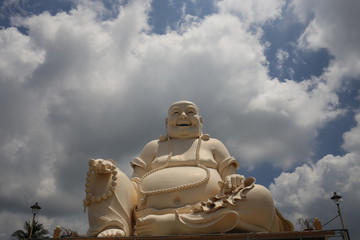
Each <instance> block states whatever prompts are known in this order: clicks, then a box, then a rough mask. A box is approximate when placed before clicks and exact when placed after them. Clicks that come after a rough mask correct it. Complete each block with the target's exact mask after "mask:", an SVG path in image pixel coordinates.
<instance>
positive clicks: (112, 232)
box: [97, 228, 126, 237]
mask: <svg viewBox="0 0 360 240" xmlns="http://www.w3.org/2000/svg"><path fill="white" fill-rule="evenodd" d="M125 236H126V234H125V232H124V231H123V230H121V229H115V228H110V229H106V230H104V231H102V232H101V233H99V234H98V235H97V237H125Z"/></svg>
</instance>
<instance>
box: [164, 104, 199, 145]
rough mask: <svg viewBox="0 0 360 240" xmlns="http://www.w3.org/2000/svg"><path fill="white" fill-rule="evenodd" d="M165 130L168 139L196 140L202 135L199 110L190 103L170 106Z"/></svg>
mask: <svg viewBox="0 0 360 240" xmlns="http://www.w3.org/2000/svg"><path fill="white" fill-rule="evenodd" d="M166 130H167V134H168V136H169V137H170V138H196V137H199V136H200V135H201V133H202V118H201V117H200V115H199V108H198V107H197V106H196V105H195V104H194V103H192V102H190V101H179V102H175V103H173V104H171V106H170V107H169V111H168V117H167V118H166Z"/></svg>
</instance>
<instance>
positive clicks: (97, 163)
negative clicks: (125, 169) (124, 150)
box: [89, 159, 116, 174]
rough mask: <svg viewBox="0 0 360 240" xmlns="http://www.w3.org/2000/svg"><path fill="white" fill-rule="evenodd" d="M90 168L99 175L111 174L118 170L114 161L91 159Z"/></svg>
mask: <svg viewBox="0 0 360 240" xmlns="http://www.w3.org/2000/svg"><path fill="white" fill-rule="evenodd" d="M89 167H90V168H91V169H92V170H94V171H95V172H96V173H99V174H110V173H111V172H112V171H113V170H115V168H116V166H115V163H114V161H113V160H112V159H91V160H90V161H89Z"/></svg>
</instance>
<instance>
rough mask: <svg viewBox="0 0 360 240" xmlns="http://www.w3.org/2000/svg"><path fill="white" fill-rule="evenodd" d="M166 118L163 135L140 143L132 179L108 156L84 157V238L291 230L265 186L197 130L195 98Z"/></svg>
mask: <svg viewBox="0 0 360 240" xmlns="http://www.w3.org/2000/svg"><path fill="white" fill-rule="evenodd" d="M165 122H166V130H167V135H166V136H161V137H160V138H159V139H156V140H153V141H151V142H149V143H147V144H146V145H145V146H144V148H143V150H142V151H141V153H140V155H139V156H138V157H136V158H135V159H134V160H133V161H132V162H131V166H132V168H133V175H132V177H131V178H128V177H127V176H126V175H125V174H124V173H123V172H122V171H121V170H120V169H118V168H117V167H116V166H115V162H114V161H113V160H104V159H93V160H90V161H89V171H88V173H87V182H86V184H85V186H86V189H85V192H86V198H85V200H84V207H85V209H86V208H88V218H89V230H88V235H89V236H97V237H121V236H160V235H178V234H182V235H183V234H210V233H225V232H229V231H231V232H279V231H291V230H293V225H292V223H291V222H289V221H288V220H286V219H285V218H284V217H283V216H282V215H281V214H280V212H279V211H278V210H277V209H276V208H275V206H274V202H273V198H272V196H271V193H270V192H269V190H268V189H267V188H265V187H264V186H261V185H258V184H255V178H252V177H250V178H245V177H244V176H242V175H239V174H238V173H237V171H236V169H237V168H238V167H239V163H238V162H237V161H236V160H235V158H233V157H232V156H231V155H230V153H229V151H228V150H227V149H226V147H225V146H224V144H223V143H222V142H221V141H219V140H217V139H215V138H210V137H209V135H205V134H203V133H202V124H203V121H202V118H201V117H200V115H199V109H198V107H197V106H196V105H195V104H194V103H192V102H189V101H179V102H175V103H173V104H172V105H171V106H170V108H169V111H168V117H167V118H166V121H165Z"/></svg>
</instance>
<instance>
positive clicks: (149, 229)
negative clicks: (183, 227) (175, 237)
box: [134, 214, 176, 236]
mask: <svg viewBox="0 0 360 240" xmlns="http://www.w3.org/2000/svg"><path fill="white" fill-rule="evenodd" d="M175 225H176V221H175V214H164V215H148V216H146V217H144V218H139V219H137V220H136V225H135V227H134V235H135V236H161V235H170V234H176V233H175V232H174V231H173V230H174V229H176V226H175Z"/></svg>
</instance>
